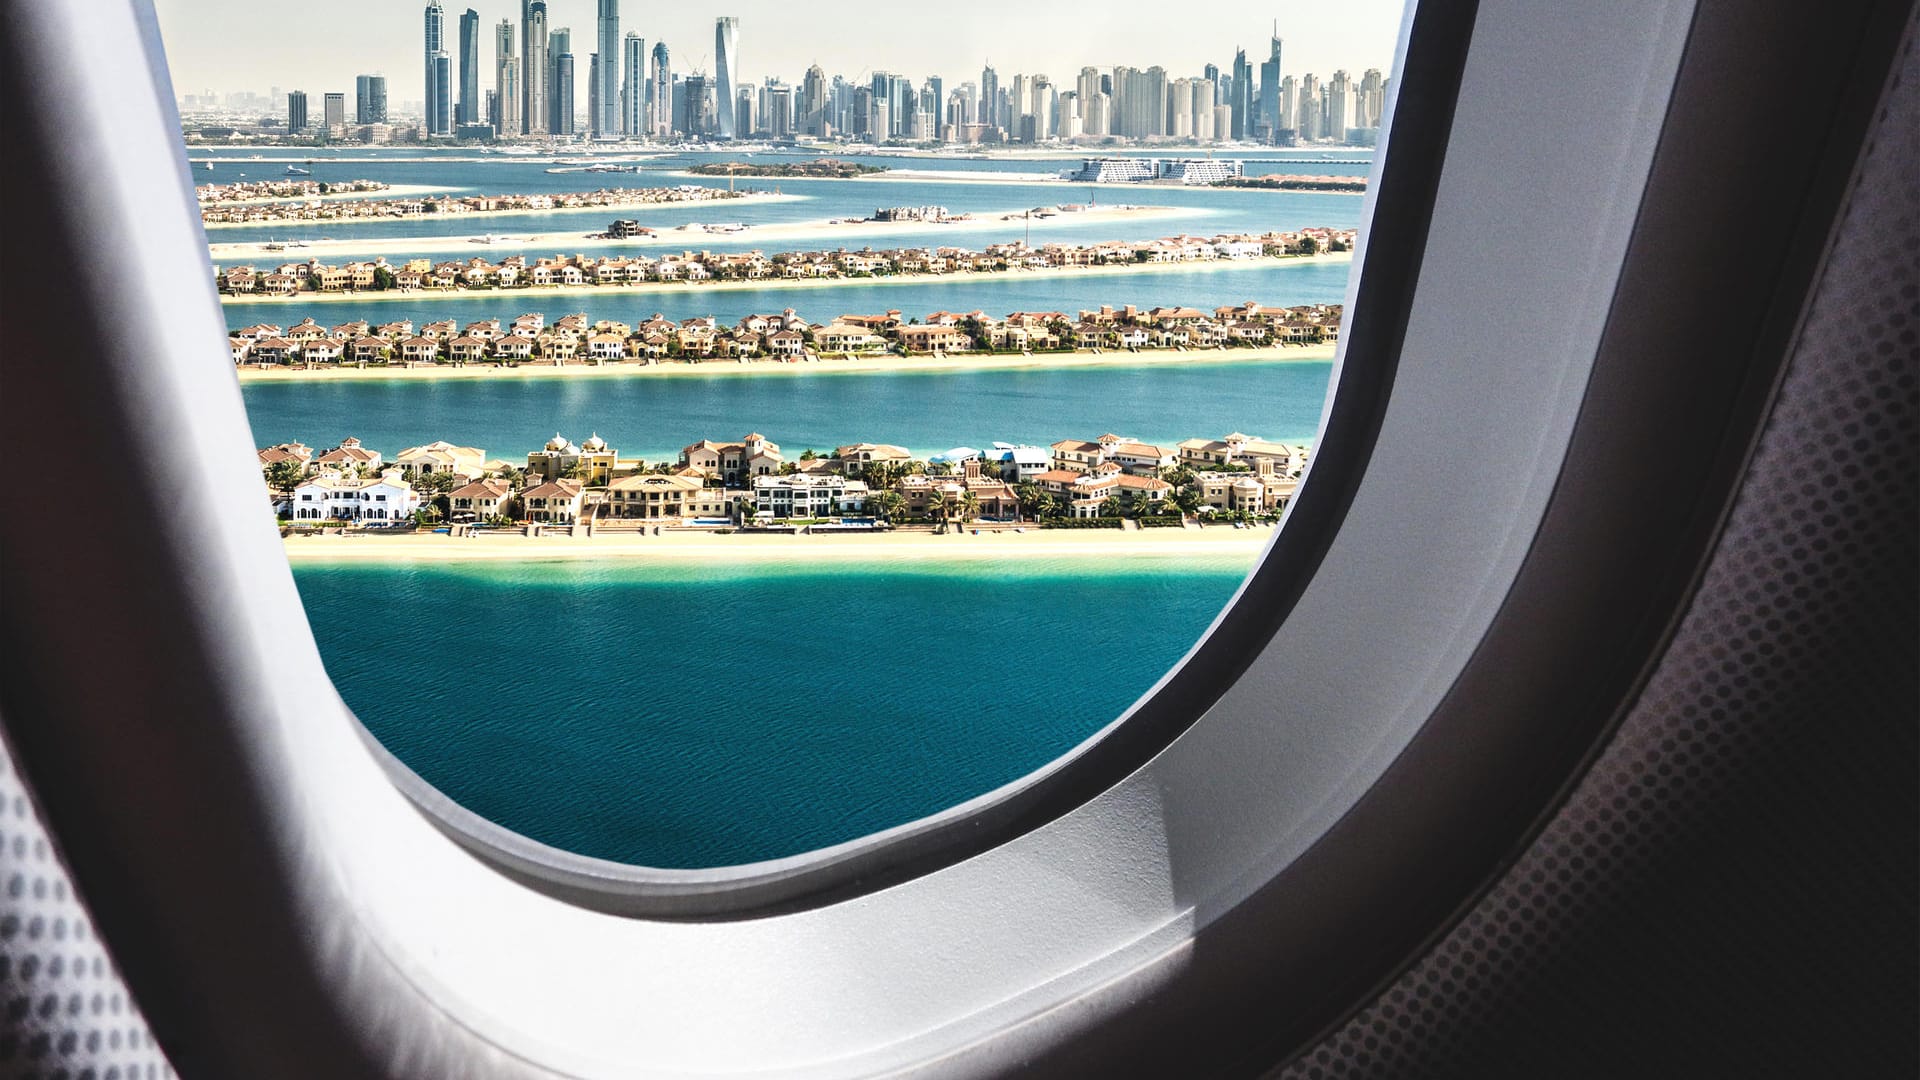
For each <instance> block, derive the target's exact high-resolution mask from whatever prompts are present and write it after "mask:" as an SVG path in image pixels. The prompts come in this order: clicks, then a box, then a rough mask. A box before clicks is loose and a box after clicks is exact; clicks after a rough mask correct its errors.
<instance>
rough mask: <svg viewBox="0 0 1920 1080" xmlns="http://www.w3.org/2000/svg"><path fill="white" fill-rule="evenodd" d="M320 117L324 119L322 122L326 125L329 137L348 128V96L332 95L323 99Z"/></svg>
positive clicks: (321, 100)
mask: <svg viewBox="0 0 1920 1080" xmlns="http://www.w3.org/2000/svg"><path fill="white" fill-rule="evenodd" d="M320 115H321V117H322V121H321V122H322V123H324V124H326V131H327V134H329V135H332V134H333V133H334V132H335V131H338V130H339V129H341V128H344V127H346V126H347V95H345V94H340V93H332V94H327V95H326V96H325V97H322V98H321V99H320Z"/></svg>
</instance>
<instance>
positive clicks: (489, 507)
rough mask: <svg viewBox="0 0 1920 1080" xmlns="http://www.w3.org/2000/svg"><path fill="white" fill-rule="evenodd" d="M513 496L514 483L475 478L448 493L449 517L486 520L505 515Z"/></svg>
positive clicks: (452, 518) (464, 519)
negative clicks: (471, 481)
mask: <svg viewBox="0 0 1920 1080" xmlns="http://www.w3.org/2000/svg"><path fill="white" fill-rule="evenodd" d="M512 498H513V485H512V484H509V483H508V482H507V481H505V480H497V479H490V480H475V481H474V482H473V483H471V484H467V485H466V486H464V487H458V488H455V489H453V491H451V492H449V493H448V495H447V509H448V519H449V520H451V521H485V520H487V519H489V518H496V517H505V516H506V515H507V503H508V501H509V500H511V499H512Z"/></svg>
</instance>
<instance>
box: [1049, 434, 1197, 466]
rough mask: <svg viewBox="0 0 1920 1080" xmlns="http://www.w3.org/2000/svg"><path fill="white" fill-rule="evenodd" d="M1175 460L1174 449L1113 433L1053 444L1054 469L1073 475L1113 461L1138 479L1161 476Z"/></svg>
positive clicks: (1063, 440)
mask: <svg viewBox="0 0 1920 1080" xmlns="http://www.w3.org/2000/svg"><path fill="white" fill-rule="evenodd" d="M1175 460H1177V455H1176V454H1175V453H1174V452H1173V451H1171V450H1168V449H1166V448H1164V447H1159V446H1154V445H1153V444H1151V443H1143V442H1139V441H1137V440H1134V439H1128V438H1123V437H1122V436H1119V435H1114V434H1112V433H1108V434H1106V435H1102V436H1100V437H1099V438H1098V439H1095V440H1092V441H1088V440H1085V439H1062V440H1060V441H1059V442H1057V443H1054V444H1053V467H1054V468H1056V469H1067V470H1071V471H1073V472H1091V471H1093V470H1094V469H1095V468H1097V467H1098V466H1100V465H1102V464H1105V463H1106V462H1109V461H1110V462H1113V463H1114V464H1115V465H1118V466H1120V468H1121V470H1122V471H1124V472H1127V473H1131V474H1133V475H1135V476H1158V475H1160V471H1161V470H1162V469H1167V468H1171V467H1172V466H1173V463H1174V462H1175Z"/></svg>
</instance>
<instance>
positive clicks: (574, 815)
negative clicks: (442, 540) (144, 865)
mask: <svg viewBox="0 0 1920 1080" xmlns="http://www.w3.org/2000/svg"><path fill="white" fill-rule="evenodd" d="M961 542H964V541H961ZM1246 569H1247V566H1246V565H1245V563H1244V561H1243V560H1240V559H1233V558H1227V559H1219V558H1212V559H1208V560H1206V561H1201V562H1192V561H1177V560H1172V559H1168V558H1164V557H1155V558H1145V559H1123V560H1118V561H1112V560H1105V561H1100V562H1063V561H1046V560H1038V561H1023V562H1020V563H1017V564H1014V563H1009V564H1006V565H982V564H977V563H970V562H969V563H962V562H953V563H946V564H940V563H934V564H919V563H916V564H913V565H911V566H888V567H854V566H846V565H833V566H814V567H809V566H807V565H805V564H772V565H768V564H760V565H757V566H755V567H753V568H729V567H721V566H714V567H669V568H662V567H660V566H658V565H646V564H637V563H632V562H625V563H622V562H544V563H541V562H535V563H514V564H493V563H487V564H465V565H462V564H445V565H425V566H422V565H412V564H401V565H394V566H367V565H360V564H330V565H313V564H307V563H299V564H296V567H295V573H296V578H297V580H298V582H299V585H300V591H301V595H302V597H303V598H304V599H305V601H306V606H307V611H308V615H309V618H310V619H311V620H312V622H313V625H314V627H315V630H316V632H317V636H318V637H319V641H320V646H321V651H322V653H323V654H324V656H325V658H326V662H327V667H328V670H329V672H330V673H331V674H332V675H333V677H334V680H335V682H336V683H337V684H338V685H339V687H340V690H341V692H342V694H343V695H344V696H345V698H346V700H347V703H348V704H349V705H350V706H352V707H353V709H354V710H355V712H356V713H357V714H358V715H359V716H360V718H361V720H362V721H363V722H365V723H366V725H367V726H368V727H369V728H370V729H371V730H372V731H373V733H374V734H375V735H376V736H378V737H379V738H380V740H381V741H382V742H383V743H385V744H386V745H387V746H388V747H389V748H390V749H391V750H392V751H393V752H394V753H395V754H397V755H398V756H399V757H400V758H401V759H402V760H404V761H405V762H407V764H408V765H409V766H411V767H412V768H413V769H415V770H416V771H417V772H419V773H420V774H421V775H422V776H423V777H425V778H426V779H427V780H428V781H429V782H431V783H433V784H434V785H436V786H437V787H439V788H440V789H441V790H442V791H444V792H446V793H447V794H448V795H451V796H452V797H453V798H455V799H457V800H458V801H459V802H461V803H462V804H464V805H465V806H467V807H469V808H470V809H472V810H474V811H476V812H478V813H480V814H482V815H485V816H486V817H488V818H490V819H492V820H494V821H496V822H499V823H501V824H503V825H506V826H507V827H509V828H512V829H516V830H518V831H520V832H522V833H524V834H525V835H527V836H530V837H532V838H534V839H536V840H540V841H542V842H545V843H548V844H552V845H555V846H558V847H562V848H566V849H569V850H572V851H577V852H581V853H584V854H588V855H595V856H601V857H605V858H610V859H617V860H622V861H627V862H635V863H640V864H644V865H652V866H661V867H700V866H719V865H729V864H735V863H741V862H749V861H754V860H758V859H768V858H776V857H779V856H783V855H791V854H796V853H799V852H803V851H807V850H811V849H814V848H818V847H821V846H824V845H828V844H834V843H838V842H841V841H845V840H850V839H853V838H856V837H859V836H862V835H864V834H867V833H870V832H873V831H875V830H878V829H884V828H887V827H889V826H893V825H898V824H901V823H903V822H907V821H911V820H914V819H916V818H919V817H923V816H925V815H927V814H931V813H935V812H937V811H939V810H942V809H944V808H946V807H948V806H951V805H954V804H956V803H958V802H961V801H964V800H966V799H969V798H972V797H973V796H976V795H979V794H981V793H983V792H986V791H989V790H991V789H993V788H995V787H997V786H999V785H1001V784H1004V783H1007V782H1009V781H1011V780H1014V779H1017V778H1018V777H1020V776H1021V775H1023V774H1025V773H1026V772H1029V771H1031V770H1032V769H1034V768H1036V767H1038V766H1040V765H1041V764H1044V763H1045V762H1047V761H1049V760H1051V759H1052V758H1054V757H1056V756H1058V755H1059V754H1061V753H1063V752H1064V751H1066V750H1068V749H1070V748H1071V747H1072V746H1074V745H1075V744H1076V743H1078V742H1079V741H1081V740H1082V739H1084V738H1085V737H1086V736H1088V735H1089V734H1091V733H1092V732H1094V731H1095V730H1097V729H1098V728H1100V727H1101V726H1102V725H1104V724H1106V723H1107V722H1108V721H1110V720H1112V719H1113V718H1114V717H1115V716H1117V715H1119V714H1120V712H1122V711H1123V710H1124V709H1125V708H1126V707H1127V706H1128V705H1130V704H1131V703H1132V702H1133V701H1134V700H1135V699H1136V698H1137V697H1138V696H1139V695H1140V694H1141V693H1142V692H1143V691H1145V690H1146V689H1147V688H1148V687H1150V686H1151V685H1152V684H1153V682H1154V681H1155V680H1157V679H1158V678H1159V677H1160V676H1161V675H1162V674H1163V673H1164V672H1165V671H1166V670H1167V668H1168V667H1169V666H1170V665H1171V664H1172V663H1173V662H1174V661H1175V660H1177V659H1178V658H1179V657H1180V655H1181V654H1182V653H1183V652H1184V651H1185V650H1186V649H1187V648H1188V647H1189V646H1190V645H1191V644H1192V642H1193V640H1194V639H1195V638H1196V637H1197V636H1198V634H1199V633H1200V632H1201V631H1202V630H1203V629H1204V628H1205V627H1206V625H1207V623H1208V622H1209V621H1210V620H1211V619H1212V617H1213V616H1214V614H1216V613H1217V611H1218V610H1219V608H1220V607H1221V605H1222V604H1224V603H1225V601H1226V600H1227V599H1228V597H1229V596H1231V595H1232V592H1233V590H1234V588H1235V587H1236V586H1237V585H1238V583H1239V581H1240V579H1241V577H1242V575H1243V574H1244V572H1245V570H1246Z"/></svg>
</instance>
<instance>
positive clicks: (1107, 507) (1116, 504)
mask: <svg viewBox="0 0 1920 1080" xmlns="http://www.w3.org/2000/svg"><path fill="white" fill-rule="evenodd" d="M1100 516H1101V517H1119V516H1120V499H1119V497H1117V496H1114V495H1109V496H1107V497H1106V498H1105V499H1103V500H1101V503H1100Z"/></svg>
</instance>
